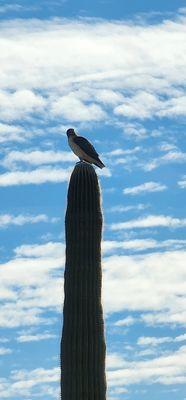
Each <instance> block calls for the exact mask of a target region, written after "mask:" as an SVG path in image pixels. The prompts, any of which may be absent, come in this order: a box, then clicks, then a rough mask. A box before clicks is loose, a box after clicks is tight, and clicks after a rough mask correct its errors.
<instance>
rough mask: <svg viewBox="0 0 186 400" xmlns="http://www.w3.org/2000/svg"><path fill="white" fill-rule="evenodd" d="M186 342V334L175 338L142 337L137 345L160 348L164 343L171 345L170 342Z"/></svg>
mask: <svg viewBox="0 0 186 400" xmlns="http://www.w3.org/2000/svg"><path fill="white" fill-rule="evenodd" d="M184 341H186V334H184V335H179V336H176V337H175V338H173V337H169V336H167V337H166V336H163V337H153V336H150V337H149V336H141V337H140V338H139V339H138V341H137V344H138V345H140V346H158V345H161V344H163V343H170V342H184Z"/></svg>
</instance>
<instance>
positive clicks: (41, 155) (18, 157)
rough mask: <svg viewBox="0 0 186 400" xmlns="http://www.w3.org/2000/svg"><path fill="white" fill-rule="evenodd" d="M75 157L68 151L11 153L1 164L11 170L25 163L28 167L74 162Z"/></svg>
mask: <svg viewBox="0 0 186 400" xmlns="http://www.w3.org/2000/svg"><path fill="white" fill-rule="evenodd" d="M76 160H77V157H75V155H74V154H73V153H72V152H70V151H53V150H48V151H41V150H34V151H29V150H27V151H11V152H9V153H8V154H7V155H6V156H5V157H4V159H3V160H2V162H1V164H2V165H3V166H4V167H7V168H12V167H13V166H14V165H16V164H20V163H26V164H29V165H42V164H55V163H61V162H62V163H63V162H73V161H76Z"/></svg>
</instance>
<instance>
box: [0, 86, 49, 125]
mask: <svg viewBox="0 0 186 400" xmlns="http://www.w3.org/2000/svg"><path fill="white" fill-rule="evenodd" d="M45 105H46V101H45V99H44V98H43V97H42V96H40V95H37V94H35V93H34V92H33V91H31V90H17V91H16V92H14V93H9V92H5V91H0V117H1V119H2V120H5V121H14V120H20V119H21V118H27V117H28V116H29V115H30V114H32V113H36V112H37V113H38V112H40V113H41V112H42V111H44V107H45Z"/></svg>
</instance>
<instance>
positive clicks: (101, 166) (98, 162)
mask: <svg viewBox="0 0 186 400" xmlns="http://www.w3.org/2000/svg"><path fill="white" fill-rule="evenodd" d="M94 164H95V165H97V167H99V168H104V167H105V165H104V164H103V162H102V161H101V160H100V159H99V158H98V159H97V160H96V161H95V162H94Z"/></svg>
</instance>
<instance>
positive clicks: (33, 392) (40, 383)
mask: <svg viewBox="0 0 186 400" xmlns="http://www.w3.org/2000/svg"><path fill="white" fill-rule="evenodd" d="M59 379H60V369H59V368H52V369H44V368H37V369H34V370H25V369H24V370H16V371H14V370H13V371H11V375H10V377H9V378H3V379H2V380H1V382H0V396H1V399H4V398H15V397H19V398H21V397H22V398H23V397H24V398H25V397H30V396H33V397H35V396H37V397H38V396H39V397H46V393H47V394H48V395H50V396H51V397H52V398H54V399H56V398H57V397H58V395H59V389H58V388H56V386H55V387H54V386H53V384H56V383H59Z"/></svg>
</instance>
